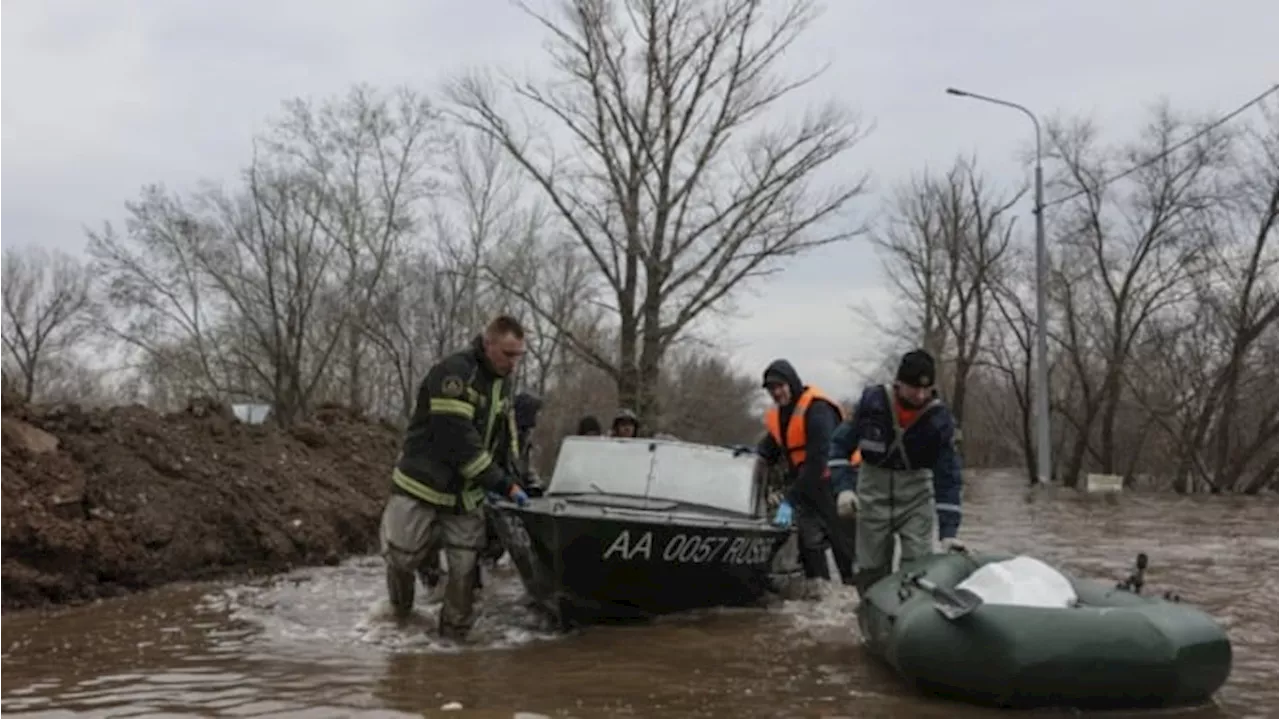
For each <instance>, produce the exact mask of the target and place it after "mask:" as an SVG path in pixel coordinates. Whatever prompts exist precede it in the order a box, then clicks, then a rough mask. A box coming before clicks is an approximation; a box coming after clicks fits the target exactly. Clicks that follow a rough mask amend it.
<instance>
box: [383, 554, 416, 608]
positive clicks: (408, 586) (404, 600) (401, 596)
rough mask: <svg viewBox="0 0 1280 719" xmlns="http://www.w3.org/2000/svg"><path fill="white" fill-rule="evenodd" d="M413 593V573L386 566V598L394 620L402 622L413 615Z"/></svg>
mask: <svg viewBox="0 0 1280 719" xmlns="http://www.w3.org/2000/svg"><path fill="white" fill-rule="evenodd" d="M413 592H414V576H413V572H410V571H407V570H404V569H398V568H396V567H393V566H391V565H387V598H388V599H390V600H391V612H392V616H394V617H395V618H396V620H398V621H403V620H405V619H408V618H409V616H410V615H412V614H413Z"/></svg>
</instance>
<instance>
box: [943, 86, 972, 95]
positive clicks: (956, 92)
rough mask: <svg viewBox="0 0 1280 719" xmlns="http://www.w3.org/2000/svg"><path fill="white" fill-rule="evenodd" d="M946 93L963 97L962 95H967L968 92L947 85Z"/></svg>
mask: <svg viewBox="0 0 1280 719" xmlns="http://www.w3.org/2000/svg"><path fill="white" fill-rule="evenodd" d="M947 94H948V95H957V96H959V97H964V96H966V95H968V94H969V93H967V92H965V91H964V90H957V89H955V88H954V87H948V88H947Z"/></svg>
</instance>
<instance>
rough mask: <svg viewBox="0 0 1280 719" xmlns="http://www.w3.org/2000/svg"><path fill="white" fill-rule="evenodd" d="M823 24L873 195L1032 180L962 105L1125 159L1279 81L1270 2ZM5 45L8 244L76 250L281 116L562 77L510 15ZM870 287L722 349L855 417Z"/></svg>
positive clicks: (977, 114)
mask: <svg viewBox="0 0 1280 719" xmlns="http://www.w3.org/2000/svg"><path fill="white" fill-rule="evenodd" d="M534 5H535V6H538V5H539V3H537V2H535V3H534ZM827 5H828V8H827V10H826V12H825V14H824V15H823V16H822V18H821V20H820V21H819V22H818V23H817V24H816V25H815V26H814V27H812V28H811V29H810V30H809V32H808V33H807V34H806V36H805V37H804V38H803V39H802V41H801V42H800V43H799V44H798V45H797V46H796V47H795V49H794V50H793V51H792V52H791V53H790V54H789V55H788V56H787V57H786V58H785V59H786V64H787V66H788V67H790V68H795V69H796V70H797V71H803V70H808V69H813V68H815V67H817V66H819V65H821V64H822V63H824V62H829V63H830V64H831V68H830V70H829V71H828V72H827V73H826V74H825V75H824V76H823V77H822V78H821V79H820V80H819V81H818V82H817V83H815V84H814V85H813V86H812V87H811V88H808V89H807V90H806V92H805V93H804V95H802V96H797V97H796V98H795V103H794V105H795V106H797V107H798V106H799V105H800V104H802V103H805V102H809V101H811V100H813V99H815V98H819V97H823V98H825V97H835V98H840V99H842V100H843V101H845V102H847V103H848V104H849V105H850V106H852V107H853V108H855V109H857V110H858V111H859V112H860V113H862V114H863V115H864V116H865V117H866V118H868V119H870V120H873V121H874V122H875V124H876V129H875V131H874V132H873V133H872V134H871V135H870V137H868V138H867V139H866V140H865V141H864V142H863V143H862V144H861V145H859V146H858V147H857V148H856V149H855V150H854V151H852V152H850V153H849V154H848V155H846V156H845V157H844V159H843V160H842V161H841V166H840V167H839V168H837V169H839V170H842V171H848V172H860V171H869V172H870V173H871V174H872V176H873V178H874V181H875V186H874V187H875V189H876V190H881V189H886V188H889V187H892V185H893V183H895V182H897V181H899V180H901V179H902V178H903V177H904V176H905V175H906V174H908V173H910V172H911V171H913V170H918V169H921V168H923V167H925V166H926V165H930V166H943V165H947V164H950V162H951V160H952V159H953V158H954V157H955V155H956V154H957V153H970V152H976V153H977V154H978V156H979V158H980V160H981V161H982V162H983V164H984V165H985V166H986V167H987V168H988V169H989V170H990V171H991V173H992V174H993V175H995V176H996V177H997V179H1002V180H1007V181H1008V182H1010V183H1016V182H1019V181H1021V179H1022V178H1023V173H1024V168H1023V167H1022V166H1021V165H1020V163H1019V162H1018V161H1017V156H1018V153H1019V152H1020V151H1022V150H1023V149H1024V148H1025V147H1026V143H1028V142H1029V141H1030V138H1031V133H1030V125H1029V123H1027V121H1026V119H1025V118H1023V117H1021V116H1020V115H1018V114H1017V113H1015V112H1012V111H1009V110H1004V109H1001V108H998V107H994V106H990V105H986V104H982V103H978V102H975V101H972V100H962V99H957V98H953V97H949V96H947V95H945V94H943V88H945V87H947V86H949V85H954V86H959V87H963V88H966V89H970V90H973V91H975V92H981V93H985V94H989V95H995V96H999V97H1003V98H1006V99H1009V100H1013V101H1016V102H1020V103H1023V104H1025V105H1028V106H1029V107H1031V108H1033V109H1034V110H1035V111H1036V112H1038V113H1040V114H1041V115H1045V116H1047V115H1050V114H1053V113H1055V112H1058V111H1067V112H1073V113H1081V114H1089V115H1092V117H1094V118H1095V119H1096V120H1097V121H1099V122H1100V123H1101V124H1102V126H1103V127H1104V128H1105V130H1106V131H1107V133H1108V135H1109V136H1110V137H1114V138H1116V139H1122V138H1124V137H1125V136H1127V135H1129V134H1131V133H1132V132H1133V131H1134V130H1135V129H1136V128H1137V127H1138V126H1139V125H1140V123H1141V122H1142V120H1143V113H1144V112H1145V111H1146V110H1147V109H1148V108H1149V107H1150V105H1151V104H1152V103H1153V102H1154V101H1156V100H1158V99H1159V98H1161V97H1167V98H1168V99H1169V100H1171V101H1172V102H1173V103H1174V104H1175V105H1176V106H1178V107H1180V108H1186V109H1190V110H1196V111H1204V112H1226V111H1228V110H1230V109H1233V108H1234V107H1236V106H1237V105H1239V104H1240V103H1242V102H1243V101H1244V100H1246V99H1248V98H1249V97H1251V96H1253V95H1256V94H1258V93H1259V92H1261V91H1263V90H1265V89H1266V88H1267V87H1269V86H1270V85H1271V84H1272V83H1273V82H1275V81H1276V78H1277V75H1278V74H1280V68H1278V67H1277V56H1278V47H1277V28H1278V26H1280V18H1278V17H1277V3H1276V0H1224V1H1223V2H1216V3H1215V2H1206V1H1205V0H1125V1H1124V2H1101V1H1099V0H1086V1H1084V2H1075V1H1067V0H1052V1H1050V0H1037V1H1036V2H1013V1H1011V0H1004V1H996V0H984V1H980V2H979V1H974V2H964V3H957V2H942V1H941V0H932V1H930V2H911V3H890V2H871V1H870V0H856V1H855V0H847V1H846V2H843V3H842V2H829V3H827ZM0 31H2V33H3V37H2V41H3V44H2V45H0V49H2V52H3V58H2V60H3V65H2V66H0V67H2V71H3V78H2V84H0V98H2V101H3V148H2V153H3V154H2V157H3V187H2V192H3V194H2V195H0V198H2V200H3V228H2V237H3V241H4V242H6V243H14V244H27V243H35V242H40V243H48V244H50V245H55V246H58V247H62V248H66V249H70V250H73V251H81V250H82V248H83V246H84V234H83V230H82V228H83V227H84V226H86V225H92V226H98V225H100V223H101V222H102V221H103V220H113V221H116V222H118V221H119V220H120V219H122V217H123V207H122V204H123V202H124V201H126V200H129V199H133V198H134V197H136V195H137V193H138V190H139V188H140V187H141V186H142V185H143V184H145V183H149V182H157V181H160V182H164V183H165V184H166V185H168V186H170V187H173V188H183V187H188V186H190V185H192V184H193V183H194V182H196V181H197V180H199V179H202V178H215V179H224V178H231V176H232V175H233V174H234V173H235V172H236V170H237V168H238V167H240V166H241V165H242V164H243V163H244V162H245V161H246V160H247V159H248V157H249V148H250V145H249V143H250V139H251V136H252V135H253V134H254V133H255V132H257V131H259V130H261V129H262V127H263V122H264V119H265V118H267V117H268V116H270V115H272V114H274V113H275V112H276V111H277V110H278V109H279V107H280V103H281V101H282V100H284V99H286V98H288V97H291V96H296V95H310V96H316V97H321V96H326V95H333V94H339V93H342V92H343V91H344V90H345V89H346V88H347V87H349V86H350V85H351V84H352V83H355V82H361V81H365V82H370V83H374V84H378V85H391V84H395V83H402V82H407V83H413V84H415V85H418V86H421V87H423V88H424V89H432V88H433V87H434V84H435V83H436V82H437V81H439V80H440V79H442V78H444V77H446V76H447V75H449V74H450V73H452V72H455V71H457V70H460V69H464V68H467V67H470V66H474V65H481V64H492V65H497V66H505V67H516V68H526V69H530V70H537V68H539V67H541V66H543V65H544V64H545V61H544V59H543V57H544V55H543V51H542V49H541V44H542V41H543V37H542V35H540V34H539V32H538V28H537V27H536V26H535V25H534V24H533V23H532V21H530V20H529V19H528V18H527V17H526V16H524V15H523V14H521V13H520V12H519V11H518V10H517V9H515V8H514V7H512V6H511V5H510V4H508V3H507V2H505V1H503V0H471V1H470V2H464V1H462V0H452V1H446V0H365V1H363V2H355V1H354V0H346V1H344V2H339V1H337V0H305V1H304V0H296V1H295V0H289V1H285V0H257V1H255V2H248V1H247V0H216V1H215V0H201V1H196V0H150V1H146V2H139V1H135V0H92V1H90V0H5V3H4V6H3V17H2V19H0ZM877 204H878V197H876V196H874V195H873V196H871V197H869V198H867V199H866V200H863V201H862V202H861V203H860V204H859V205H858V207H857V208H855V209H860V210H862V211H863V212H866V213H869V212H871V211H873V210H875V209H876V206H877ZM1029 209H1030V203H1029V201H1028V202H1027V203H1025V206H1024V207H1022V208H1021V210H1022V214H1023V215H1024V218H1023V220H1022V223H1025V224H1024V227H1027V228H1030V226H1031V224H1030V221H1029V217H1025V215H1028V214H1029ZM877 273H878V261H877V259H876V257H875V255H874V254H873V253H872V251H871V249H870V247H869V246H868V244H867V243H866V242H865V241H862V240H857V241H853V242H850V243H847V244H844V245H841V246H838V247H831V248H829V249H826V250H823V251H821V252H816V253H814V254H812V255H810V256H808V257H806V258H804V259H801V260H798V261H796V262H794V263H793V264H791V265H789V266H788V267H787V268H786V270H785V272H783V273H781V274H780V275H778V276H776V277H775V278H773V279H771V280H770V281H769V282H768V283H767V284H761V285H757V286H756V287H755V288H754V291H753V292H752V293H751V294H749V295H744V296H743V298H742V301H741V302H740V312H741V317H740V318H739V319H735V320H732V321H730V322H729V323H728V324H727V325H725V327H724V328H723V331H722V334H723V336H722V337H721V338H720V339H721V340H722V341H723V342H724V346H725V347H728V348H731V349H733V351H734V357H735V359H736V361H737V362H739V363H740V365H741V366H742V367H743V368H744V369H747V370H750V371H752V372H758V371H760V370H761V369H763V367H764V365H765V364H766V363H767V362H768V361H769V360H771V359H773V358H774V357H779V356H785V357H788V358H790V359H791V360H792V361H793V362H794V363H795V364H796V366H797V368H798V369H799V371H800V372H801V374H802V375H803V376H804V377H805V378H806V379H807V380H808V381H810V382H813V383H816V384H819V385H821V386H823V387H824V388H826V389H827V391H829V392H831V393H833V394H837V395H846V394H849V393H851V391H852V384H853V382H854V381H855V377H854V375H853V373H852V372H851V371H850V369H849V366H850V359H851V358H856V359H859V360H872V361H876V360H878V359H879V358H878V357H877V356H876V351H875V348H871V347H868V346H867V344H866V342H867V338H868V332H867V328H866V327H865V326H864V325H863V324H861V323H860V321H859V320H857V319H856V318H855V315H854V314H853V313H852V312H851V311H850V309H849V307H850V306H851V305H852V304H853V303H855V302H862V303H871V304H873V305H876V306H879V307H882V308H884V307H886V303H887V302H888V300H889V299H890V298H889V294H888V291H887V290H886V288H885V286H884V283H883V282H882V281H881V280H880V278H879V277H878V274H877Z"/></svg>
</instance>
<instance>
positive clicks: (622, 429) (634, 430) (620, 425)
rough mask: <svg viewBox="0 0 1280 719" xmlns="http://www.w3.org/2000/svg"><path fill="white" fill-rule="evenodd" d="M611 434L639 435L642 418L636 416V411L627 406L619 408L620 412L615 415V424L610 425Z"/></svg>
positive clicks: (621, 435) (615, 435)
mask: <svg viewBox="0 0 1280 719" xmlns="http://www.w3.org/2000/svg"><path fill="white" fill-rule="evenodd" d="M609 436H610V437H639V436H640V419H639V418H638V417H636V413H635V412H632V411H631V410H629V409H626V408H625V407H624V408H623V409H620V410H618V414H616V415H614V417H613V424H612V425H610V427H609Z"/></svg>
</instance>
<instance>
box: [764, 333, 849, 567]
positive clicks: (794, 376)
mask: <svg viewBox="0 0 1280 719" xmlns="http://www.w3.org/2000/svg"><path fill="white" fill-rule="evenodd" d="M763 385H764V388H765V389H766V390H767V391H768V392H769V396H770V397H771V398H772V399H773V402H774V406H773V407H770V408H769V411H768V412H766V413H765V422H764V423H765V429H767V430H768V433H767V434H766V435H765V436H764V438H762V439H761V440H760V445H759V447H758V448H757V452H758V454H759V455H760V459H761V461H762V462H764V463H766V464H774V463H779V464H781V465H782V466H783V468H784V471H785V474H786V483H787V490H786V492H785V493H784V495H783V500H782V504H781V505H779V507H778V512H777V514H776V515H775V517H774V524H777V525H779V526H784V527H789V526H791V524H792V522H793V520H794V523H795V525H796V529H797V530H798V533H799V540H800V564H801V566H802V567H803V568H804V574H805V577H806V578H807V579H810V580H815V579H830V578H831V573H830V572H829V571H828V569H827V557H826V545H827V543H830V546H831V550H832V553H833V554H835V558H836V567H837V568H838V569H839V570H840V575H841V579H842V580H843V581H844V583H845V584H851V583H852V582H853V551H852V548H851V547H850V546H849V542H848V538H847V537H846V535H845V534H844V532H842V531H841V528H840V525H839V521H838V519H839V518H838V516H837V514H836V505H835V498H834V496H833V495H832V492H831V487H830V483H829V479H828V477H829V476H830V475H829V474H828V472H827V452H828V449H829V447H830V443H831V433H832V432H834V431H835V428H836V427H837V426H838V425H839V424H840V420H841V414H840V408H839V405H837V404H836V403H835V402H834V401H833V400H831V399H830V398H828V397H827V396H826V395H825V394H823V393H822V391H821V390H819V389H818V388H816V387H811V386H807V385H805V384H804V382H802V381H801V380H800V374H799V373H798V372H796V370H795V368H794V367H792V366H791V363H790V362H788V361H786V360H783V359H780V360H774V361H773V362H772V363H771V364H770V365H769V367H768V368H767V369H765V371H764V383H763Z"/></svg>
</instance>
